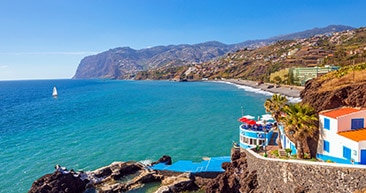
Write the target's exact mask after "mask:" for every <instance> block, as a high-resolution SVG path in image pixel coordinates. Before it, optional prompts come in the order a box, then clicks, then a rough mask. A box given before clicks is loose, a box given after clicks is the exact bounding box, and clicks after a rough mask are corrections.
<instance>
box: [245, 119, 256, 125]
mask: <svg viewBox="0 0 366 193" xmlns="http://www.w3.org/2000/svg"><path fill="white" fill-rule="evenodd" d="M246 123H248V124H249V125H255V124H257V122H256V121H254V120H248V121H247V122H246Z"/></svg>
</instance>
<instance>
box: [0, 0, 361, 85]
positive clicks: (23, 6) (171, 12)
mask: <svg viewBox="0 0 366 193" xmlns="http://www.w3.org/2000/svg"><path fill="white" fill-rule="evenodd" d="M365 8H366V1H364V0H323V1H322V0H34V1H28V0H23V1H21V0H0V25H1V28H0V80H15V79H56V78H71V77H72V76H73V75H74V73H75V71H76V68H77V66H78V64H79V62H80V60H81V59H82V58H83V57H85V56H87V55H92V54H96V53H99V52H102V51H106V50H108V49H111V48H116V47H125V46H129V47H131V48H134V49H142V48H147V47H152V46H158V45H170V44H195V43H201V42H206V41H212V40H216V41H220V42H223V43H226V44H232V43H239V42H243V41H245V40H253V39H263V38H268V37H272V36H276V35H281V34H288V33H293V32H298V31H302V30H307V29H312V28H314V27H325V26H328V25H332V24H341V25H349V26H353V27H362V26H366V24H365V23H366V15H365Z"/></svg>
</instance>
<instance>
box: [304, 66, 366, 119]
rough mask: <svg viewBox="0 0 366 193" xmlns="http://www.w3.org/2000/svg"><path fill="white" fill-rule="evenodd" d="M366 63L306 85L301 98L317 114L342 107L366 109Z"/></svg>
mask: <svg viewBox="0 0 366 193" xmlns="http://www.w3.org/2000/svg"><path fill="white" fill-rule="evenodd" d="M365 93H366V63H362V64H359V65H357V66H351V67H345V68H341V69H339V70H338V71H334V72H332V73H329V74H327V75H324V76H322V77H319V78H317V79H313V80H310V81H308V82H307V83H306V85H305V88H304V90H303V91H301V93H300V96H301V98H302V103H308V104H310V105H311V106H313V107H314V108H315V110H316V111H317V112H319V111H322V110H327V109H334V108H337V107H341V106H350V107H366V95H365Z"/></svg>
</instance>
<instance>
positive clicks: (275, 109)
mask: <svg viewBox="0 0 366 193" xmlns="http://www.w3.org/2000/svg"><path fill="white" fill-rule="evenodd" d="M287 101H288V100H287V98H286V97H285V96H283V95H279V94H274V95H273V96H272V98H270V99H267V100H266V101H265V102H264V108H265V109H266V112H267V113H271V115H272V117H273V118H274V119H275V120H276V122H277V130H278V137H277V140H276V142H277V144H278V146H279V147H280V148H281V149H282V144H281V138H280V136H281V131H280V130H279V129H278V123H279V122H280V120H281V113H282V112H283V108H284V107H285V106H286V104H287Z"/></svg>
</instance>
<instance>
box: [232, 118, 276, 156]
mask: <svg viewBox="0 0 366 193" xmlns="http://www.w3.org/2000/svg"><path fill="white" fill-rule="evenodd" d="M254 118H255V117H254V116H251V115H245V116H243V117H241V118H240V119H239V120H238V121H240V122H242V124H241V125H240V126H239V136H240V137H239V144H238V145H239V146H240V147H241V148H243V149H248V148H254V147H257V146H258V147H262V146H263V147H264V148H265V146H268V145H269V144H270V140H271V138H272V135H273V131H274V123H273V118H272V116H270V115H262V118H261V119H259V120H258V121H255V120H254Z"/></svg>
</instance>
